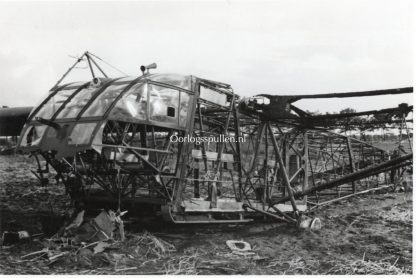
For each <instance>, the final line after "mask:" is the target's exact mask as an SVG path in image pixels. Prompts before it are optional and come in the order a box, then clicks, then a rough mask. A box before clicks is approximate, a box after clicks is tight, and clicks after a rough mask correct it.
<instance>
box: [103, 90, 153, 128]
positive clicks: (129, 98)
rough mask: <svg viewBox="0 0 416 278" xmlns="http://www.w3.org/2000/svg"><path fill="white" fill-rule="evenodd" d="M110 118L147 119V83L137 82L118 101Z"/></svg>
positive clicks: (121, 119)
mask: <svg viewBox="0 0 416 278" xmlns="http://www.w3.org/2000/svg"><path fill="white" fill-rule="evenodd" d="M109 118H111V119H114V120H120V121H136V120H145V119H147V84H142V83H139V84H136V85H134V86H133V87H131V88H130V89H129V91H128V92H126V93H125V94H124V96H123V97H122V98H121V99H120V100H119V101H118V102H117V103H116V105H115V106H114V108H113V109H112V110H111V113H110V116H109Z"/></svg>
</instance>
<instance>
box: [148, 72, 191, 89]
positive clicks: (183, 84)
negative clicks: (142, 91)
mask: <svg viewBox="0 0 416 278" xmlns="http://www.w3.org/2000/svg"><path fill="white" fill-rule="evenodd" d="M149 79H150V80H152V81H156V82H160V83H165V84H168V85H172V86H176V87H179V88H183V89H185V90H189V91H191V76H186V75H180V74H154V75H152V76H150V77H149Z"/></svg>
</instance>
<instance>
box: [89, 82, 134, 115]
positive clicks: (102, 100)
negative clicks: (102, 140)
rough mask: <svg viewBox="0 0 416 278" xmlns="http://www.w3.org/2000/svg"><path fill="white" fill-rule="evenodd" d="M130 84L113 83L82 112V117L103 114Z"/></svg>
mask: <svg viewBox="0 0 416 278" xmlns="http://www.w3.org/2000/svg"><path fill="white" fill-rule="evenodd" d="M127 86H128V84H123V85H112V86H110V87H108V88H107V89H106V90H105V91H104V92H103V93H101V94H100V95H99V96H98V97H97V98H96V99H95V100H94V101H93V103H92V104H91V105H90V107H88V108H87V110H86V111H85V112H84V113H83V114H82V117H83V118H85V117H95V116H103V115H104V114H105V112H106V111H107V109H108V108H109V107H110V106H111V104H112V103H113V102H114V100H115V99H116V98H117V97H118V96H119V95H120V93H121V92H122V91H123V89H124V88H126V87H127Z"/></svg>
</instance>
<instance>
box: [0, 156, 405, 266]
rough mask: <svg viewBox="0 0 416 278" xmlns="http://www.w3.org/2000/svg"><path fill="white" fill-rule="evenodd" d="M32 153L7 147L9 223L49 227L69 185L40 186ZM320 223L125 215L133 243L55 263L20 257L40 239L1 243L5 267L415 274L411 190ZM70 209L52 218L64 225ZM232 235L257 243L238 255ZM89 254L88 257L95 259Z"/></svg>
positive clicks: (4, 211)
mask: <svg viewBox="0 0 416 278" xmlns="http://www.w3.org/2000/svg"><path fill="white" fill-rule="evenodd" d="M30 169H35V164H34V163H33V161H31V159H29V158H25V157H22V156H0V200H1V204H0V209H1V211H0V213H1V214H0V216H1V226H0V231H1V233H3V232H4V231H19V230H27V231H28V232H29V233H30V234H32V235H33V234H38V233H42V223H44V224H45V223H46V222H47V221H48V219H50V215H51V211H53V213H54V214H56V215H58V216H62V215H63V214H64V213H65V212H66V211H67V209H68V208H69V206H70V204H69V199H68V197H66V196H65V195H64V189H63V186H57V185H56V184H55V183H54V181H53V180H52V181H51V184H50V185H49V186H48V191H46V190H45V189H44V188H39V187H37V186H36V180H35V178H34V177H33V175H32V174H31V173H30ZM314 216H318V217H320V218H321V220H322V223H323V227H322V229H321V230H319V231H305V230H304V231H300V230H297V229H296V228H295V227H291V226H288V225H287V224H282V223H271V222H257V223H251V224H246V225H221V226H219V225H215V226H214V225H206V226H201V225H199V226H189V225H187V226H173V225H170V224H165V223H162V222H161V220H160V219H157V218H153V219H147V218H146V219H144V218H143V219H140V220H138V221H130V222H126V237H127V240H126V242H124V243H116V244H114V245H113V246H112V247H111V248H110V249H108V250H105V251H104V252H101V253H99V254H96V255H92V254H89V255H88V256H85V257H80V256H77V257H71V256H68V257H66V258H65V259H63V260H59V261H57V262H56V263H54V264H50V265H48V261H47V260H46V259H43V258H38V259H36V260H32V261H30V260H24V259H22V258H21V257H22V256H24V255H26V254H28V253H31V252H34V251H38V250H41V249H42V248H44V246H43V245H42V243H41V242H42V241H41V238H37V239H36V240H30V241H28V242H22V243H19V244H16V245H12V246H7V247H2V249H1V254H0V272H1V273H2V274H104V273H105V274H402V273H407V274H410V273H412V193H383V194H369V195H361V196H360V197H355V198H353V199H350V200H344V201H340V202H338V203H335V204H334V205H332V206H328V207H324V208H321V209H319V210H316V211H315V212H314ZM63 220H64V219H63V218H61V217H55V218H54V221H53V223H54V224H56V225H63V224H64V222H63ZM226 240H243V241H246V242H248V243H250V244H251V246H252V251H253V254H251V255H247V256H242V255H236V254H232V253H231V251H230V250H229V248H228V247H227V245H226V244H225V242H226ZM87 257H88V258H87Z"/></svg>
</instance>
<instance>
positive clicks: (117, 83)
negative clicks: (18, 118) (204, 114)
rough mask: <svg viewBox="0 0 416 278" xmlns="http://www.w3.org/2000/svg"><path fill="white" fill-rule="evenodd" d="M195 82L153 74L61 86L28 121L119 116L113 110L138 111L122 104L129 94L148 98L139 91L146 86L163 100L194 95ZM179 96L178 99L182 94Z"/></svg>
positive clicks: (124, 103)
mask: <svg viewBox="0 0 416 278" xmlns="http://www.w3.org/2000/svg"><path fill="white" fill-rule="evenodd" d="M193 79H194V77H192V76H186V75H179V74H150V75H146V76H140V77H123V78H114V79H95V80H94V81H91V82H86V83H85V82H77V83H70V84H66V85H62V86H60V87H58V88H56V89H54V90H52V91H51V92H50V93H49V95H48V96H47V97H46V98H45V99H44V100H43V101H42V103H41V104H40V105H39V106H37V107H36V108H35V109H34V110H33V111H32V113H31V115H30V116H29V121H36V120H37V119H39V118H41V119H45V120H51V121H56V122H65V121H73V120H81V121H82V120H85V119H89V120H91V119H103V118H108V117H110V118H111V117H116V116H117V115H116V113H112V111H113V109H118V110H119V112H120V111H122V110H126V111H130V112H132V109H135V107H132V106H131V104H130V103H129V102H128V101H123V98H128V96H129V95H134V96H135V97H136V100H139V99H140V97H142V98H143V101H144V100H145V99H146V98H147V95H146V96H145V95H144V94H145V92H144V91H145V90H143V89H142V92H139V89H140V88H141V87H142V86H143V85H144V84H145V83H150V84H152V85H153V90H151V92H150V93H151V94H152V95H154V96H156V97H158V98H159V99H161V98H167V97H169V93H172V91H173V90H176V91H183V92H186V93H187V94H188V95H189V94H192V80H193ZM146 89H148V88H146ZM163 90H165V91H164V92H163ZM146 93H147V92H146ZM172 97H175V96H174V95H172ZM177 97H178V98H179V95H178V96H177ZM130 98H131V97H130ZM133 116H134V113H133Z"/></svg>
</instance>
